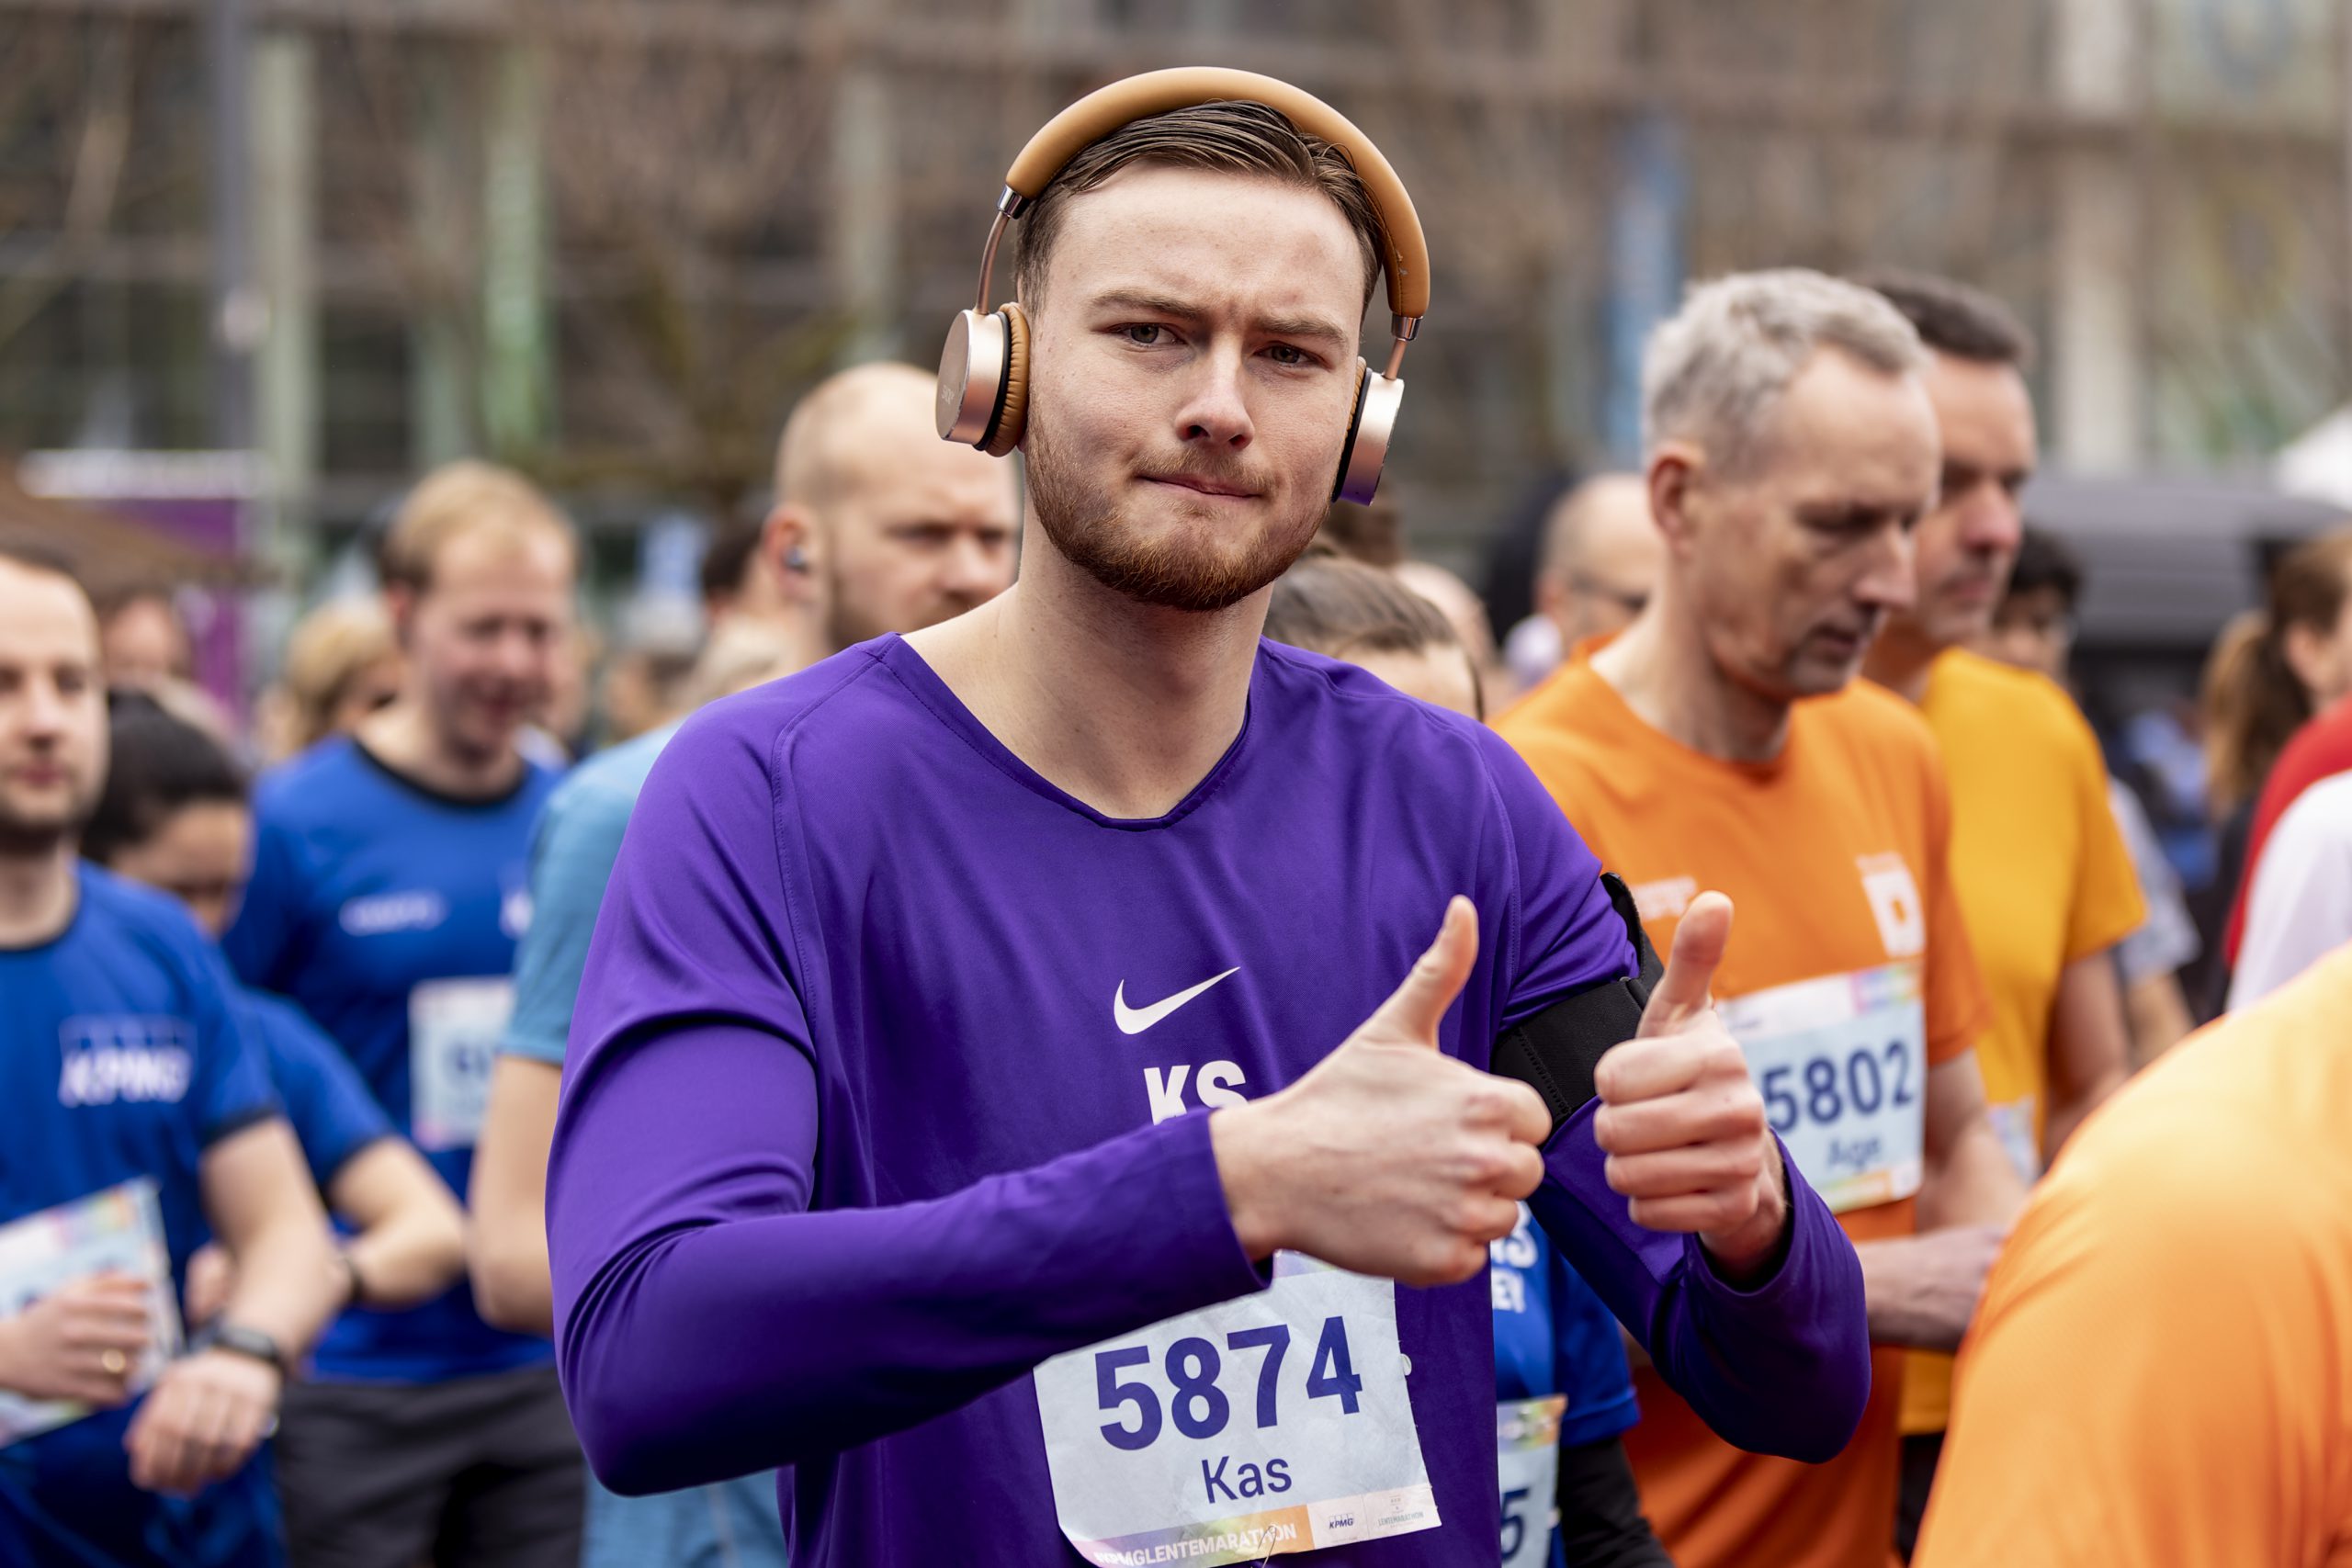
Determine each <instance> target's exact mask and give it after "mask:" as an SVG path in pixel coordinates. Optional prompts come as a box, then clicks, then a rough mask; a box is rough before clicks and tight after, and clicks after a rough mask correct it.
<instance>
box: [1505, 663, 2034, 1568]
mask: <svg viewBox="0 0 2352 1568" xmlns="http://www.w3.org/2000/svg"><path fill="white" fill-rule="evenodd" d="M1496 728H1498V729H1499V730H1500V731H1501V733H1502V735H1503V737H1504V739H1508V740H1509V741H1510V743H1511V744H1512V745H1513V746H1514V747H1516V748H1517V749H1518V750H1519V753H1520V755H1521V756H1522V757H1524V758H1525V759H1526V760H1527V761H1528V764H1529V766H1530V767H1532V769H1533V770H1534V772H1535V776H1536V777H1537V778H1539V779H1541V780H1542V781H1543V782H1544V787H1545V788H1547V789H1548V790H1550V791H1551V793H1552V795H1553V797H1554V798H1555V800H1557V801H1558V802H1559V803H1560V805H1561V807H1562V808H1563V809H1564V810H1565V811H1566V813H1567V816H1568V819H1569V821H1571V822H1572V823H1574V824H1575V825H1576V828H1577V831H1578V832H1579V833H1581V834H1582V835H1583V836H1584V839H1585V841H1586V842H1587V843H1589V845H1590V846H1591V847H1592V850H1593V852H1594V853H1596V854H1598V855H1599V856H1600V862H1601V863H1602V864H1603V865H1604V866H1606V867H1608V868H1609V869H1610V870H1611V871H1614V872H1616V873H1617V874H1619V875H1621V876H1623V878H1624V879H1625V880H1626V882H1627V883H1629V884H1630V885H1631V886H1632V887H1633V889H1634V897H1635V899H1636V901H1637V902H1638V903H1639V904H1640V906H1641V912H1642V918H1643V919H1644V921H1645V923H1646V924H1647V925H1648V927H1649V930H1650V934H1651V939H1652V940H1653V941H1654V942H1656V943H1657V947H1658V950H1659V951H1660V952H1661V953H1664V952H1668V951H1669V950H1670V947H1671V944H1672V942H1673V938H1674V928H1675V923H1676V921H1677V919H1679V917H1680V915H1681V913H1682V910H1683V909H1684V908H1685V907H1687V906H1688V904H1689V903H1690V900H1691V897H1693V896H1695V895H1696V894H1698V893H1700V892H1702V891H1703V890H1705V889H1708V888H1715V889H1719V890H1721V891H1723V892H1724V893H1727V894H1729V895H1730V896H1731V898H1732V901H1733V905H1734V908H1735V913H1734V917H1733V920H1732V933H1731V945H1730V947H1729V949H1728V951H1727V952H1726V953H1724V961H1723V963H1722V964H1721V965H1720V966H1719V967H1718V968H1717V969H1716V971H1715V996H1716V999H1717V1001H1718V1003H1719V1004H1720V1005H1722V1006H1723V1008H1724V1017H1725V1021H1727V1022H1730V1023H1731V1024H1732V1028H1733V1032H1735V1033H1736V1034H1738V1035H1739V1037H1740V1043H1741V1045H1742V1046H1743V1047H1744V1048H1745V1049H1746V1050H1747V1054H1748V1060H1749V1066H1750V1067H1751V1068H1752V1069H1754V1070H1756V1072H1757V1075H1758V1087H1759V1088H1761V1089H1763V1091H1764V1096H1765V1104H1766V1108H1767V1110H1768V1111H1769V1112H1770V1114H1771V1116H1772V1119H1773V1124H1774V1126H1775V1128H1776V1129H1777V1130H1780V1131H1781V1135H1782V1137H1783V1139H1784V1140H1785V1141H1786V1142H1787V1143H1788V1144H1789V1146H1790V1149H1791V1151H1792V1156H1793V1157H1794V1158H1795V1159H1796V1162H1797V1165H1798V1168H1800V1169H1801V1170H1803V1171H1804V1173H1805V1176H1806V1178H1807V1179H1808V1180H1809V1181H1811V1183H1812V1184H1813V1185H1814V1186H1815V1188H1816V1189H1818V1190H1821V1191H1822V1193H1823V1195H1824V1196H1825V1197H1829V1198H1830V1200H1831V1202H1832V1204H1833V1206H1836V1207H1839V1208H1840V1210H1841V1213H1840V1214H1839V1220H1840V1222H1841V1223H1842V1224H1844V1226H1845V1228H1846V1234H1847V1235H1849V1236H1851V1237H1853V1238H1854V1239H1855V1240H1858V1241H1867V1240H1876V1239H1879V1238H1882V1237H1888V1236H1899V1235H1909V1234H1910V1233H1911V1231H1912V1228H1913V1213H1912V1211H1913V1200H1912V1199H1911V1198H1910V1197H1909V1196H1908V1194H1909V1193H1910V1192H1911V1191H1913V1190H1916V1189H1917V1182H1918V1161H1917V1156H1918V1152H1919V1150H1920V1149H1921V1147H1922V1145H1923V1143H1924V1125H1925V1114H1926V1112H1925V1105H1926V1094H1925V1089H1926V1083H1925V1079H1926V1066H1928V1065H1932V1064H1939V1063H1943V1062H1948V1061H1951V1059H1953V1058H1954V1057H1956V1056H1958V1055H1961V1054H1962V1052H1964V1051H1966V1050H1968V1049H1969V1047H1970V1045H1971V1044H1972V1043H1973V1041H1974V1039H1975V1037H1976V1034H1977V1032H1978V1031H1979V1030H1980V1029H1982V1028H1983V1027H1984V1024H1985V1019H1986V1017H1987V1014H1988V1009H1987V1005H1986V1002H1985V995H1984V990H1983V987H1982V986H1981V985H1980V984H1979V983H1978V980H1977V976H1976V964H1975V960H1974V958H1973V956H1972V955H1971V954H1970V952H1969V947H1968V938H1967V935H1966V933H1965V932H1964V931H1962V926H1961V918H1960V908H1959V904H1958V901H1957V899H1956V898H1955V897H1954V895H1953V890H1952V884H1951V876H1950V875H1949V874H1948V873H1947V870H1946V854H1947V845H1948V843H1949V840H1950V839H1951V820H1950V809H1949V806H1948V803H1947V800H1946V797H1945V790H1944V776H1943V770H1942V767H1941V764H1940V761H1939V758H1938V755H1937V750H1936V744H1935V740H1934V739H1933V738H1932V737H1931V736H1930V735H1929V734H1928V728H1927V725H1926V724H1925V722H1924V721H1922V720H1921V718H1920V717H1919V716H1918V715H1917V713H1916V712H1914V711H1913V710H1912V708H1911V707H1910V705H1908V704H1906V703H1905V702H1904V701H1903V700H1902V699H1901V698H1900V697H1897V696H1895V695H1894V694H1891V693H1889V692H1886V691H1884V690H1883V689H1881V688H1879V687H1876V686H1872V685H1869V684H1867V683H1865V682H1855V683H1854V684H1852V685H1851V686H1849V687H1848V688H1847V689H1846V690H1845V691H1843V692H1840V693H1838V694H1836V695H1834V696H1828V697H1821V698H1815V699H1813V700H1810V701H1806V702H1802V703H1799V704H1798V705H1796V706H1795V708H1794V709H1793V710H1792V714H1791V716H1790V725H1789V736H1788V740H1787V743H1786V744H1785V745H1784V746H1783V747H1782V748H1781V754H1780V755H1779V756H1778V757H1776V758H1774V759H1773V760H1771V761H1768V762H1755V763H1746V762H1729V761H1722V760H1721V759H1718V758H1714V757H1709V756H1706V755H1703V754H1702V753H1700V752H1697V751H1693V750H1690V749H1688V748H1687V747H1684V746H1681V745H1679V744H1678V743H1677V742H1675V741H1673V740H1671V739H1668V738H1667V737H1666V736H1664V735H1662V734H1660V733H1658V731H1657V730H1656V729H1653V728H1650V726H1649V725H1647V724H1645V722H1643V720H1642V719H1641V718H1640V716H1637V715H1636V714H1635V713H1634V711H1633V709H1632V708H1630V707H1628V706H1627V705H1626V704H1625V702H1624V700H1623V698H1621V697H1620V696H1619V695H1618V694H1617V693H1616V691H1615V689H1614V688H1612V687H1611V685H1610V684H1609V683H1608V682H1606V681H1604V680H1602V679H1601V678H1600V676H1599V675H1598V674H1597V673H1595V672H1594V671H1593V669H1592V666H1591V664H1590V663H1589V661H1588V660H1585V659H1582V658H1579V659H1577V660H1575V661H1574V662H1572V663H1571V664H1569V665H1567V666H1566V667H1565V668H1564V669H1562V670H1561V671H1559V672H1558V673H1556V674H1555V675H1554V676H1553V677H1552V679H1551V680H1549V681H1547V682H1545V683H1544V685H1542V686H1541V687H1539V688H1537V689H1536V691H1534V692H1533V693H1532V694H1530V695H1529V696H1528V697H1527V699H1526V700H1525V701H1523V702H1522V703H1521V704H1520V705H1518V706H1517V707H1515V708H1513V709H1512V710H1511V711H1510V713H1508V714H1506V715H1505V716H1503V718H1502V720H1501V721H1500V722H1499V723H1498V725H1497V727H1496ZM1841 999H1850V1001H1851V1004H1852V1008H1853V1009H1855V1010H1862V1012H1863V1016H1862V1017H1861V1018H1860V1019H1859V1020H1855V1019H1851V1018H1847V1019H1846V1021H1845V1022H1842V1023H1840V1022H1837V1021H1836V1020H1838V1019H1839V1018H1846V1015H1845V1014H1841V1013H1837V1012H1834V1011H1833V1012H1832V1013H1830V1014H1823V1013H1822V1012H1821V1011H1820V1010H1819V1009H1820V1007H1821V1005H1822V1004H1824V1003H1825V1001H1826V1002H1827V1003H1830V1004H1841ZM1906 1008H1907V1013H1905V1011H1904V1010H1905V1009H1906ZM1888 1009H1892V1010H1888ZM1825 1018H1826V1019H1828V1020H1830V1021H1831V1027H1832V1029H1833V1030H1842V1031H1845V1032H1834V1033H1832V1034H1823V1033H1822V1032H1820V1031H1819V1029H1818V1028H1817V1027H1814V1026H1818V1025H1820V1024H1821V1023H1823V1021H1824V1020H1825ZM1890 1019H1900V1020H1904V1021H1903V1022H1902V1023H1901V1025H1900V1027H1899V1028H1898V1027H1894V1026H1892V1025H1890V1026H1888V1027H1886V1028H1883V1029H1880V1031H1879V1032H1877V1033H1875V1034H1872V1033H1870V1032H1869V1031H1870V1029H1871V1028H1872V1027H1874V1026H1875V1025H1876V1024H1877V1023H1879V1022H1883V1021H1886V1020H1890ZM1856 1027H1859V1028H1860V1029H1861V1030H1862V1031H1863V1032H1862V1033H1860V1034H1857V1033H1854V1032H1851V1031H1852V1029H1853V1028H1856ZM1808 1030H1810V1031H1811V1032H1808ZM1792 1040H1795V1041H1797V1042H1798V1043H1797V1044H1795V1045H1793V1046H1792V1044H1791V1043H1790V1042H1791V1041H1792ZM1825 1041H1830V1042H1834V1043H1824V1042H1825ZM1792 1052H1793V1054H1791V1053H1792ZM1922 1058H1924V1060H1922ZM1824 1063H1826V1064H1827V1065H1826V1067H1825V1066H1823V1064H1824ZM1865 1069H1867V1070H1865ZM1865 1105H1867V1106H1868V1107H1870V1109H1871V1118H1870V1119H1868V1120H1863V1119H1861V1118H1860V1110H1861V1108H1862V1107H1863V1106H1865ZM1849 1112H1850V1113H1852V1115H1853V1116H1854V1117H1855V1118H1856V1119H1855V1120H1853V1121H1851V1122H1848V1121H1846V1120H1844V1118H1845V1117H1846V1115H1847V1114H1848V1113H1849ZM1848 1131H1849V1132H1851V1133H1852V1134H1854V1135H1851V1136H1849V1137H1847V1138H1846V1139H1845V1140H1844V1141H1845V1143H1846V1144H1847V1145H1858V1146H1860V1147H1861V1149H1862V1151H1863V1153H1862V1156H1861V1157H1859V1158H1858V1159H1857V1160H1856V1161H1855V1162H1854V1163H1853V1165H1850V1166H1849V1165H1841V1164H1839V1163H1838V1158H1834V1157H1831V1156H1839V1147H1840V1145H1839V1144H1838V1138H1837V1136H1836V1134H1838V1133H1840V1132H1848ZM1865 1134H1867V1135H1865ZM1876 1145H1885V1146H1886V1148H1885V1150H1880V1151H1877V1152H1873V1151H1874V1150H1876ZM1887 1151H1892V1152H1893V1153H1894V1154H1898V1155H1903V1156H1907V1158H1905V1159H1899V1160H1895V1161H1894V1162H1893V1163H1892V1164H1884V1163H1882V1164H1880V1165H1879V1166H1877V1167H1876V1168H1870V1167H1871V1165H1872V1161H1873V1160H1875V1159H1879V1158H1880V1156H1881V1155H1882V1154H1883V1153H1885V1152H1887ZM1809 1154H1819V1155H1821V1156H1822V1158H1821V1159H1820V1161H1819V1162H1818V1164H1817V1165H1816V1164H1810V1163H1808V1159H1809ZM1839 1157H1842V1156H1839ZM1857 1167H1860V1168H1863V1169H1858V1168H1857ZM1890 1192H1891V1193H1895V1194H1901V1195H1899V1196H1894V1197H1893V1198H1892V1199H1891V1200H1889V1199H1888V1197H1887V1194H1888V1193H1890ZM1902 1370H1903V1354H1902V1352H1901V1351H1900V1350H1893V1349H1888V1350H1881V1351H1878V1352H1876V1353H1874V1354H1873V1355H1872V1356H1871V1401H1870V1406H1869V1408H1868V1410H1867V1411H1866V1412H1865V1413H1864V1415H1863V1416H1862V1424H1861V1427H1860V1431H1859V1432H1857V1433H1856V1435H1855V1438H1854V1440H1853V1442H1852V1443H1850V1444H1849V1446H1848V1447H1847V1449H1846V1450H1845V1452H1843V1453H1842V1454H1840V1455H1839V1456H1838V1458H1837V1459H1835V1460H1833V1461H1830V1462H1828V1463H1826V1464H1821V1465H1806V1464H1799V1463H1796V1462H1795V1461H1790V1460H1783V1459H1772V1458H1767V1457H1764V1456H1761V1455H1757V1454H1750V1453H1745V1452H1743V1451H1741V1450H1738V1449H1735V1448H1733V1447H1732V1446H1731V1445H1730V1444H1728V1443H1726V1442H1724V1440H1723V1439H1722V1438H1718V1437H1716V1436H1715V1435H1714V1434H1713V1432H1712V1431H1710V1430H1709V1429H1708V1427H1706V1425H1705V1423H1704V1422H1702V1421H1701V1420H1700V1419H1699V1417H1698V1416H1697V1415H1696V1414H1695V1413H1694V1412H1693V1411H1692V1410H1691V1407H1690V1406H1689V1405H1688V1404H1684V1403H1683V1402H1682V1400H1681V1399H1679V1397H1677V1396H1676V1395H1675V1394H1674V1393H1671V1392H1670V1391H1669V1390H1668V1389H1667V1387H1666V1386H1665V1384H1664V1383H1662V1382H1660V1381H1659V1380H1658V1378H1657V1374H1656V1373H1655V1372H1654V1371H1649V1370H1646V1369H1645V1370H1644V1371H1643V1372H1642V1373H1641V1374H1640V1375H1639V1377H1638V1378H1637V1380H1636V1382H1637V1387H1638V1390H1639V1392H1640V1394H1641V1404H1642V1412H1643V1415H1642V1421H1641V1424H1640V1425H1639V1426H1637V1427H1634V1429H1633V1430H1632V1431H1631V1432H1628V1433H1627V1434H1626V1436H1625V1447H1626V1450H1627V1451H1628V1452H1629V1453H1630V1454H1631V1455H1632V1457H1633V1461H1634V1473H1635V1476H1636V1477H1637V1478H1638V1479H1639V1481H1640V1483H1641V1488H1642V1502H1643V1505H1644V1506H1645V1508H1646V1509H1647V1511H1648V1513H1649V1517H1650V1519H1651V1521H1652V1523H1653V1524H1655V1525H1656V1526H1657V1530H1658V1534H1659V1535H1660V1537H1661V1538H1662V1539H1663V1540H1665V1542H1666V1545H1667V1548H1668V1550H1669V1551H1671V1552H1672V1553H1673V1554H1674V1559H1675V1561H1676V1562H1679V1563H1682V1564H1683V1565H1684V1568H1710V1565H1714V1564H1721V1565H1723V1568H1755V1565H1758V1564H1769V1565H1770V1568H1883V1564H1885V1563H1887V1562H1890V1561H1891V1560H1892V1558H1893V1540H1894V1495H1895V1482H1896V1471H1897V1463H1898V1455H1899V1451H1900V1439H1899V1438H1898V1436H1897V1434H1896V1430H1895V1416H1896V1411H1897V1407H1898V1404H1899V1402H1900V1396H1901V1392H1902Z"/></svg>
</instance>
